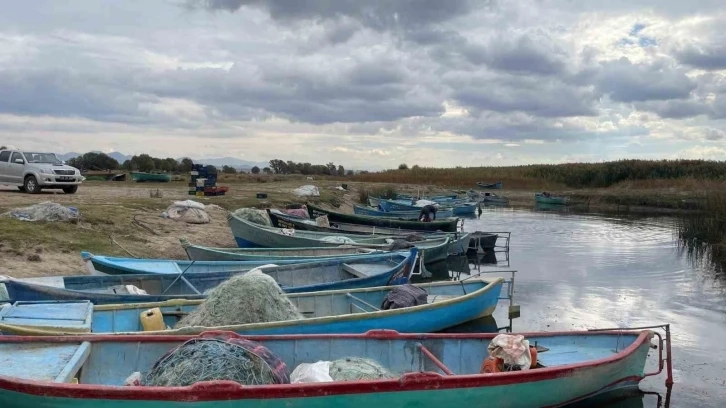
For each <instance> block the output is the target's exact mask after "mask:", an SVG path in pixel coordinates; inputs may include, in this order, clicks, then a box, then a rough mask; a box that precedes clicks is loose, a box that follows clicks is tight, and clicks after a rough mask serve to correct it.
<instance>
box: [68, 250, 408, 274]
mask: <svg viewBox="0 0 726 408" xmlns="http://www.w3.org/2000/svg"><path fill="white" fill-rule="evenodd" d="M81 256H82V257H83V260H84V261H85V262H86V264H87V266H88V268H89V270H90V269H91V268H92V269H93V270H92V272H99V273H102V274H105V275H126V274H170V275H178V274H179V273H181V272H183V271H185V270H186V272H185V274H199V273H211V272H231V273H240V272H245V271H249V270H251V269H254V268H256V267H259V266H262V265H269V264H272V263H273V262H270V261H267V262H257V261H178V260H169V259H135V258H116V257H108V256H100V255H93V254H91V253H89V252H82V253H81ZM409 256H412V255H411V254H410V253H401V252H387V253H373V254H362V255H358V256H352V257H345V258H336V259H323V260H315V261H313V260H299V261H295V262H287V263H285V262H281V263H279V265H280V266H277V267H272V268H269V269H270V270H278V269H279V270H284V269H287V270H292V269H295V270H314V269H315V268H319V267H323V266H326V265H341V264H343V263H350V264H361V263H377V262H387V261H389V260H392V259H395V260H396V262H402V261H403V259H404V258H407V257H409ZM413 256H415V254H414V255H413ZM266 270H267V268H266ZM92 274H95V273H92Z"/></svg>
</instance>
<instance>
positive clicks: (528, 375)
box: [0, 330, 653, 401]
mask: <svg viewBox="0 0 726 408" xmlns="http://www.w3.org/2000/svg"><path fill="white" fill-rule="evenodd" d="M208 333H209V332H208ZM497 334H498V333H489V334H456V333H450V334H449V333H445V334H398V333H396V332H395V331H390V330H376V331H371V332H368V333H366V334H348V335H345V334H343V335H341V334H321V335H278V336H240V337H244V338H247V339H249V340H254V341H264V340H281V339H316V338H322V339H326V338H327V339H330V338H380V339H401V340H403V339H418V340H426V339H446V338H449V339H491V338H493V337H494V336H496V335H497ZM520 334H522V335H524V336H525V337H526V336H536V337H539V338H541V337H553V336H574V335H588V336H598V335H610V336H611V335H614V334H628V335H632V334H634V333H633V332H632V331H620V332H618V331H610V332H582V331H578V332H551V333H544V334H543V333H520ZM235 335H236V334H235ZM652 336H653V332H651V331H641V332H640V334H639V335H638V337H637V338H636V339H635V341H633V343H632V344H630V345H629V346H628V347H626V348H624V349H623V350H621V351H620V352H619V353H616V354H613V355H612V356H609V357H604V358H601V359H597V360H592V361H588V362H583V363H578V364H569V365H564V366H558V367H547V368H540V369H536V370H527V371H512V372H501V373H496V374H471V375H455V376H442V375H440V374H438V373H432V372H423V373H409V374H404V375H403V376H401V377H400V378H398V379H392V380H375V381H349V382H337V383H325V384H320V383H313V384H285V385H262V386H242V385H240V384H238V383H236V382H232V381H209V382H202V383H197V384H193V385H191V386H188V387H124V386H105V385H90V384H89V385H85V384H57V383H50V382H40V381H33V380H26V379H16V378H13V377H1V376H0V389H4V390H8V391H14V392H19V393H24V394H29V395H36V396H42V397H55V398H78V399H100V400H104V399H105V400H149V401H224V400H245V399H272V398H302V397H319V396H329V395H344V394H362V393H378V392H396V391H425V390H432V389H453V388H474V387H491V386H500V385H509V384H516V383H523V382H535V381H544V380H551V379H556V378H561V377H571V376H574V375H576V374H577V371H580V370H583V369H587V368H592V367H597V366H602V365H607V364H612V363H615V362H618V361H620V360H623V359H625V358H627V357H629V356H630V355H631V354H633V353H634V352H635V351H636V350H637V349H638V348H640V347H641V346H643V345H644V344H645V343H646V342H647V343H648V345H647V346H648V347H650V345H649V344H650V339H651V338H652ZM194 337H197V336H161V335H159V336H149V335H92V336H62V337H43V338H39V337H35V336H0V344H1V343H16V342H47V343H80V342H82V341H90V342H119V341H121V342H132V341H143V342H150V343H159V342H171V341H179V342H181V341H185V340H189V339H191V338H194ZM629 379H630V377H629V378H627V379H622V380H619V382H620V381H625V380H629ZM632 379H637V380H640V379H641V378H640V377H632ZM605 388H607V387H605Z"/></svg>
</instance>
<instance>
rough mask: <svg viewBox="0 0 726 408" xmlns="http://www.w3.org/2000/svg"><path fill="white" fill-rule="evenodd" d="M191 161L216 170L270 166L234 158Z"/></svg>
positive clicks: (265, 163)
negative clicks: (224, 167)
mask: <svg viewBox="0 0 726 408" xmlns="http://www.w3.org/2000/svg"><path fill="white" fill-rule="evenodd" d="M177 160H181V158H179V159H177ZM192 161H194V163H198V164H204V165H212V166H214V167H217V168H222V166H230V167H234V168H235V169H237V170H249V169H251V168H253V167H255V166H257V167H259V168H260V169H263V168H265V167H268V166H269V165H270V163H269V162H254V161H249V160H242V159H235V158H234V157H220V158H208V159H194V158H192Z"/></svg>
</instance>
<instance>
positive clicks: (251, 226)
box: [228, 214, 471, 262]
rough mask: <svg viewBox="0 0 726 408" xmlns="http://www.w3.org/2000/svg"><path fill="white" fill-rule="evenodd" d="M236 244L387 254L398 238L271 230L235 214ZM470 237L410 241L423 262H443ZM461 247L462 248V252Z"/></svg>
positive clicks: (230, 220) (231, 220)
mask: <svg viewBox="0 0 726 408" xmlns="http://www.w3.org/2000/svg"><path fill="white" fill-rule="evenodd" d="M228 223H229V226H230V228H231V230H232V235H233V236H234V239H235V241H236V242H237V245H238V246H239V247H240V248H255V247H263V248H306V247H324V246H331V247H337V246H339V245H341V244H346V245H350V246H353V247H364V248H373V249H378V250H384V251H390V250H392V249H393V248H394V247H393V246H392V245H393V244H394V242H395V241H396V239H398V240H401V237H400V236H385V235H380V236H375V237H374V236H366V235H356V234H332V233H324V232H315V231H299V230H291V229H286V228H272V227H266V226H263V225H259V224H255V223H253V222H250V221H247V220H245V219H243V218H240V217H238V216H236V215H234V214H232V215H230V216H229V218H228ZM470 239H471V238H470V234H469V233H466V232H462V233H457V234H446V235H442V236H435V237H432V238H431V239H425V240H424V241H415V242H411V244H412V245H414V246H416V248H418V249H419V251H420V253H421V257H422V258H423V259H425V260H426V262H434V261H435V260H440V259H444V258H446V257H447V256H448V253H449V252H454V253H462V252H465V251H466V250H465V248H467V247H468V246H469V241H470ZM461 248H464V249H463V250H462V249H461Z"/></svg>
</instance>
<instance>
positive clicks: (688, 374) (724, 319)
mask: <svg viewBox="0 0 726 408" xmlns="http://www.w3.org/2000/svg"><path fill="white" fill-rule="evenodd" d="M674 222H675V219H673V218H670V217H662V216H661V217H637V218H636V217H613V216H607V215H598V214H586V215H583V214H572V213H563V212H553V211H529V210H515V209H510V208H505V209H484V212H483V213H482V215H481V217H480V218H479V219H476V220H466V224H465V228H466V230H468V231H474V230H483V231H511V233H512V235H511V243H510V252H509V267H507V262H506V255H505V254H504V253H497V254H496V258H497V259H496V261H497V262H498V265H497V266H492V265H490V266H488V267H484V266H482V270H496V269H514V270H516V271H517V274H516V281H515V285H514V288H515V291H516V293H515V303H517V304H519V305H521V317H520V318H518V319H515V320H514V321H513V329H514V331H538V330H545V331H554V330H575V329H588V328H597V327H601V328H604V327H628V326H630V327H634V326H647V325H654V324H664V323H670V324H671V332H672V339H673V354H674V356H673V363H674V379H675V383H676V384H675V385H674V387H673V389H672V391H671V393H670V395H667V394H666V388H665V385H664V381H665V374H661V375H660V376H658V377H655V378H653V377H649V378H647V379H645V380H644V381H643V382H641V385H640V388H641V390H642V391H645V392H649V394H640V393H638V394H636V395H634V396H618V397H617V398H616V397H612V398H611V400H610V401H608V402H606V403H604V404H602V405H597V406H603V407H605V406H607V407H623V406H628V407H630V406H633V407H635V406H637V407H641V406H642V407H647V408H655V407H658V406H665V401H666V398H667V397H668V398H669V399H670V406H671V407H699V408H702V407H716V406H726V356H725V353H724V345H726V281H725V280H724V278H723V277H722V276H719V275H718V274H716V273H715V271H714V270H713V269H711V268H709V267H708V266H704V265H695V266H694V265H693V264H692V262H691V261H689V259H688V258H687V257H686V256H685V255H684V254H682V253H681V252H680V251H679V250H678V248H677V245H676V241H675V237H674V233H673V225H674ZM479 258H480V260H482V259H481V258H482V255H479ZM462 260H463V262H462ZM483 260H484V261H488V262H492V261H494V259H492V256H491V255H489V256H486V257H484V259H483ZM472 262H473V259H472V258H470V259H469V260H468V261H467V260H466V258H458V259H452V258H450V259H449V262H448V269H451V270H461V269H462V268H465V269H466V268H467V267H470V268H472V269H473V266H474V265H473V264H471V263H472ZM467 264H470V266H469V265H467ZM446 269H447V267H446V265H444V270H446ZM501 305H504V304H503V303H500V306H501ZM494 317H495V319H496V322H495V323H493V324H495V325H496V324H498V326H499V327H503V326H507V325H508V324H509V321H508V319H507V316H506V307H499V308H498V309H497V313H495V316H494ZM489 324H492V322H489ZM649 360H651V361H649V365H648V366H647V367H646V369H647V371H650V370H648V369H652V368H653V365H654V364H655V360H657V352H656V353H651V357H650V359H649ZM650 393H652V394H650ZM659 403H660V404H663V405H659ZM589 406H594V405H589Z"/></svg>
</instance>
